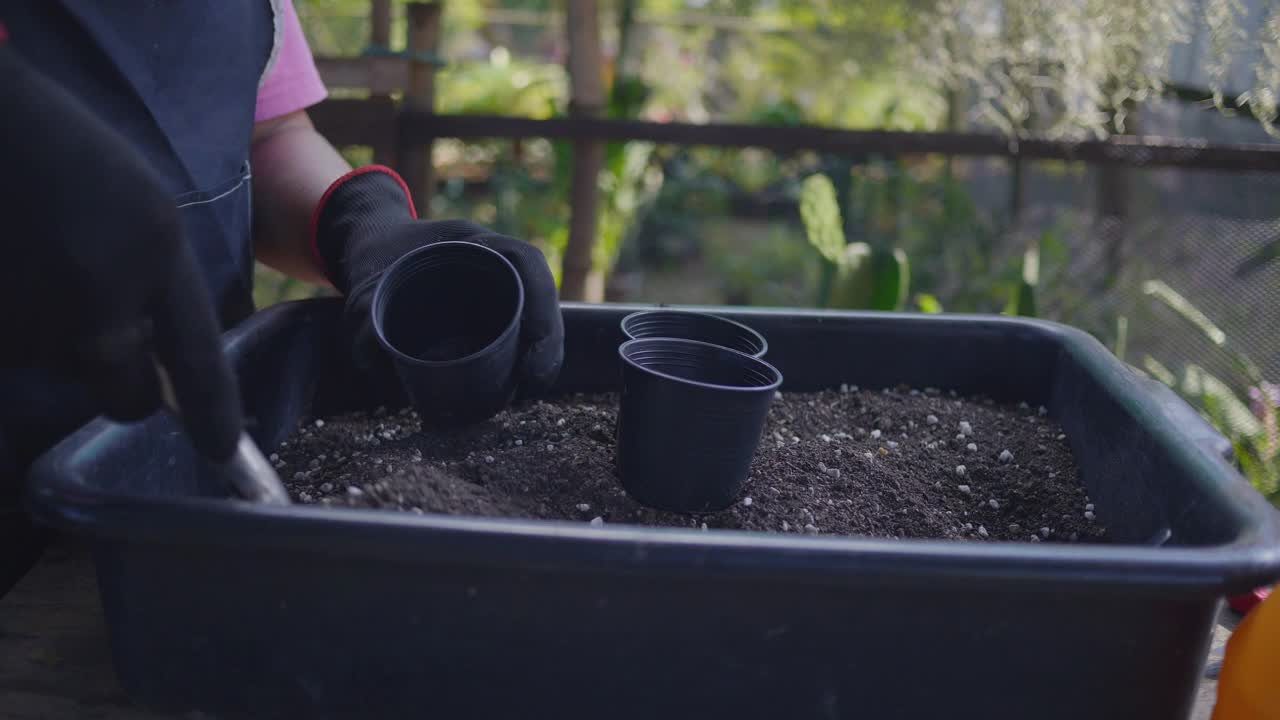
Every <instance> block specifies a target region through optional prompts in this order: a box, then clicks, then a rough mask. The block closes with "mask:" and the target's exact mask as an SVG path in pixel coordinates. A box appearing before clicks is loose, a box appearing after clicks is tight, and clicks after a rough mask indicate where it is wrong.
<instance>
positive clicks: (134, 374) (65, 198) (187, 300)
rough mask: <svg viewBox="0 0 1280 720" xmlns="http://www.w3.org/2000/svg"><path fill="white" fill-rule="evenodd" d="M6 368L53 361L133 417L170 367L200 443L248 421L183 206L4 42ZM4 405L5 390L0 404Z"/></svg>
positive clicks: (0, 279)
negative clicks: (187, 235)
mask: <svg viewBox="0 0 1280 720" xmlns="http://www.w3.org/2000/svg"><path fill="white" fill-rule="evenodd" d="M0 92H3V95H4V98H5V100H4V107H3V109H0V160H2V161H3V163H4V168H5V170H4V172H3V173H0V207H2V208H3V217H4V225H3V227H2V228H0V238H2V244H0V247H3V248H4V258H3V260H2V261H0V323H2V327H3V328H4V330H5V339H4V344H3V346H2V347H0V372H2V371H3V368H41V369H51V370H55V371H61V372H63V373H65V374H66V375H68V376H70V378H72V379H76V380H80V381H82V382H84V383H85V384H86V385H87V386H88V387H89V388H90V389H91V391H92V392H93V394H94V396H95V398H96V400H97V401H98V403H99V404H100V408H101V410H102V411H103V412H104V413H105V414H106V415H108V416H109V417H112V418H114V419H117V420H136V419H140V418H142V417H145V416H147V415H148V414H150V413H151V412H153V411H155V410H157V409H159V408H160V407H161V403H162V397H161V388H160V381H159V377H158V374H157V371H156V362H157V361H159V363H161V364H162V365H163V366H164V367H165V369H166V370H167V371H168V374H169V377H170V379H171V380H172V383H173V389H174V392H175V394H176V396H177V400H178V403H179V405H180V406H181V409H182V412H183V422H184V424H185V426H186V427H187V430H188V431H189V433H190V435H191V439H192V441H193V443H194V444H195V445H196V447H197V448H198V449H199V450H200V451H201V452H202V453H203V454H205V455H206V456H208V457H210V458H212V459H214V460H225V459H227V458H230V457H231V455H232V454H233V453H234V452H235V447H236V442H237V440H238V439H239V436H240V433H241V430H242V426H243V419H242V417H241V409H240V395H239V392H238V389H237V383H236V378H235V375H234V373H233V372H232V370H231V368H230V366H229V364H228V363H227V361H226V359H225V357H224V356H223V354H222V347H221V341H220V339H219V326H218V321H217V319H216V317H215V315H214V311H213V306H212V303H211V301H210V298H209V296H208V291H207V289H206V287H205V284H204V281H203V279H202V278H201V276H200V274H199V272H198V271H197V268H196V265H195V260H194V259H193V256H192V254H191V252H190V250H189V249H188V247H187V244H186V242H185V241H184V239H183V237H182V231H181V225H180V221H179V218H178V211H177V208H176V206H175V205H174V200H173V198H172V197H171V196H170V194H169V193H168V192H166V190H165V188H164V187H163V185H162V183H161V181H160V179H159V178H158V177H157V176H156V175H155V174H154V171H153V170H152V169H151V168H150V167H149V166H148V165H147V163H146V161H145V160H144V159H143V158H142V157H140V156H139V155H138V154H137V153H136V152H135V151H134V150H133V149H132V148H131V147H130V146H129V145H128V143H127V142H126V141H125V140H124V139H123V138H121V137H120V136H119V135H118V134H117V133H116V132H114V131H113V130H112V129H111V128H109V127H107V126H106V125H105V124H103V123H102V122H101V121H99V120H98V119H97V118H96V117H95V116H94V115H93V114H92V113H90V112H88V111H87V110H86V109H85V108H84V107H83V106H82V105H81V104H80V103H79V102H78V101H77V100H76V99H74V98H73V97H72V96H71V95H70V94H68V93H67V92H66V91H64V90H63V89H62V88H61V87H59V86H58V85H57V84H56V83H53V82H51V81H50V80H48V78H45V77H44V76H42V75H40V74H39V73H37V72H35V71H34V70H33V69H31V68H30V67H28V66H27V65H26V63H25V62H24V61H22V60H21V58H19V57H18V56H17V55H16V54H14V53H13V51H12V49H10V48H7V47H4V46H3V44H0ZM0 401H2V400H0Z"/></svg>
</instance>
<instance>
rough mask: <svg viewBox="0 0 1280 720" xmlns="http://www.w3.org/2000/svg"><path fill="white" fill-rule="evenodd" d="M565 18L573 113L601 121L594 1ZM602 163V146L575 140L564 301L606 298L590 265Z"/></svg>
mask: <svg viewBox="0 0 1280 720" xmlns="http://www.w3.org/2000/svg"><path fill="white" fill-rule="evenodd" d="M565 19H566V21H567V25H568V27H567V30H568V38H569V57H568V70H569V86H570V100H569V114H570V115H571V116H574V117H598V116H600V115H601V114H602V112H603V110H604V106H605V98H604V79H603V69H604V53H603V52H602V50H601V48H600V17H599V8H598V7H597V5H596V0H569V2H568V12H566V13H565ZM603 165H604V144H603V143H601V142H598V141H593V140H575V141H574V142H573V169H572V176H571V179H570V190H569V206H570V216H569V243H568V247H566V248H565V253H564V265H563V267H562V272H561V276H560V296H561V297H562V298H564V299H565V300H589V301H592V302H600V301H602V300H604V275H603V269H602V268H601V269H597V268H593V267H592V265H593V263H592V259H593V257H592V256H593V255H594V254H595V253H594V250H595V246H596V229H597V225H598V222H599V205H600V192H599V178H600V168H601V167H602V166H603ZM593 270H595V272H593Z"/></svg>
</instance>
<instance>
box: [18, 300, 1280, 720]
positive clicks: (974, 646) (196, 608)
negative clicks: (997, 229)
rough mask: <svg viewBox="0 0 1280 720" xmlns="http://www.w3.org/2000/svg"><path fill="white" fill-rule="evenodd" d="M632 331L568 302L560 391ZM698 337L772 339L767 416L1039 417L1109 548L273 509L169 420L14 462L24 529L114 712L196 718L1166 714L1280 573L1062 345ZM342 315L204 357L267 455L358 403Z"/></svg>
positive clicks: (258, 320)
mask: <svg viewBox="0 0 1280 720" xmlns="http://www.w3.org/2000/svg"><path fill="white" fill-rule="evenodd" d="M636 309H638V308H635V307H630V308H620V307H614V306H598V307H588V306H576V305H570V306H567V307H566V308H565V322H566V330H567V337H566V359H565V367H564V372H563V373H562V375H561V385H560V390H561V391H562V392H577V391H582V392H599V391H607V390H615V391H616V390H617V389H618V386H619V378H620V376H621V368H620V363H621V361H620V359H619V357H618V346H619V345H620V344H621V342H622V341H623V335H622V331H621V329H620V328H619V322H620V321H621V319H622V318H623V316H625V315H626V314H627V313H628V312H631V311H633V310H636ZM719 312H722V313H724V314H726V315H728V317H730V318H731V319H734V320H738V321H741V322H746V323H748V324H750V325H751V326H753V327H755V328H757V329H759V330H760V331H761V332H762V333H764V334H765V335H767V336H768V337H769V341H770V344H771V347H770V352H769V357H770V362H771V364H773V365H774V366H775V367H777V368H778V369H779V370H780V371H781V372H782V373H784V374H785V375H786V377H787V384H786V386H785V387H784V388H783V391H784V392H791V391H806V390H817V389H820V388H830V387H832V386H838V385H839V384H840V383H857V384H859V385H861V386H862V387H864V388H877V387H885V386H890V385H896V384H898V383H907V384H910V385H914V386H917V387H919V386H935V387H942V388H954V389H955V390H957V391H959V392H962V393H987V394H989V395H991V396H993V397H995V398H996V399H998V400H1015V401H1016V400H1026V401H1027V402H1030V403H1035V404H1044V405H1046V406H1047V407H1048V408H1049V412H1050V414H1051V415H1052V416H1053V417H1054V418H1055V419H1056V420H1057V421H1059V422H1060V423H1061V424H1062V425H1063V427H1064V428H1065V430H1066V432H1067V435H1068V437H1069V441H1070V443H1071V446H1072V449H1073V450H1074V452H1075V455H1076V459H1077V462H1078V465H1079V469H1080V474H1081V477H1082V480H1083V482H1084V483H1085V485H1086V486H1087V488H1088V492H1089V496H1090V497H1091V498H1092V499H1093V501H1094V502H1095V503H1096V505H1097V512H1098V513H1099V516H1100V518H1101V519H1102V520H1103V521H1104V522H1106V523H1107V525H1108V528H1109V531H1110V534H1111V538H1112V540H1113V544H1110V545H1088V546H1077V545H1057V544H1052V543H1038V544H1030V543H979V542H972V543H969V542H933V541H900V540H872V539H865V538H833V537H810V536H801V535H791V534H788V535H775V534H765V533H750V532H729V531H726V532H699V531H697V530H696V529H692V528H691V529H688V530H673V529H655V528H642V527H634V526H611V525H608V524H606V525H605V526H604V527H602V528H597V527H590V526H588V525H587V524H586V523H567V522H543V521H516V520H491V519H483V518H472V517H437V516H430V515H428V516H418V515H412V514H408V513H392V512H377V511H356V510H339V509H327V508H323V507H315V506H305V505H293V506H290V507H267V506H261V505H255V504H250V503H244V502H235V501H230V500H228V499H227V498H226V497H225V492H226V491H225V489H224V488H221V487H201V486H200V485H199V484H198V475H197V474H196V473H194V472H192V469H193V468H194V467H195V462H196V458H195V456H194V453H193V451H192V450H191V449H190V448H189V447H188V446H187V444H186V442H185V440H184V439H183V435H182V434H181V433H180V432H177V428H176V427H175V426H174V425H173V423H172V421H170V420H169V419H167V418H166V417H164V416H158V417H155V418H152V419H149V420H147V421H145V422H143V423H140V424H136V425H131V426H119V425H112V424H108V423H106V422H101V421H98V422H94V423H92V424H90V425H88V426H87V427H85V428H83V429H82V430H80V431H79V432H77V433H76V434H75V435H73V436H72V437H70V438H69V439H67V440H66V441H65V442H63V443H62V444H60V445H59V446H58V447H56V448H55V449H54V450H52V451H51V452H50V454H48V455H47V456H45V457H44V458H43V459H42V461H41V462H40V463H39V465H38V466H37V467H36V469H35V474H34V477H33V479H32V482H33V485H32V492H31V495H30V504H31V507H32V509H33V511H34V512H35V513H36V514H37V516H38V517H39V518H40V519H41V520H42V521H44V522H46V523H49V524H52V525H56V526H58V527H60V528H63V529H65V530H66V531H69V532H72V533H75V534H77V535H80V536H83V537H86V538H89V539H91V540H92V542H93V544H94V547H95V557H96V561H97V566H98V583H99V588H100V590H101V594H102V602H103V607H104V610H105V618H106V622H107V624H108V626H109V628H110V635H111V641H112V645H113V650H114V658H115V666H116V671H117V674H118V676H119V679H120V682H121V684H122V686H123V687H124V689H125V690H126V691H127V692H128V694H129V695H130V696H131V697H132V698H133V699H134V700H135V701H137V702H140V703H143V704H145V705H148V706H154V707H157V708H167V709H173V710H182V711H186V710H190V709H192V708H199V709H202V710H206V711H210V712H214V713H218V715H219V717H223V716H234V715H237V714H240V715H250V716H253V717H310V718H332V717H415V716H419V715H422V714H423V713H428V712H429V713H430V714H432V715H433V716H439V717H561V718H598V717H600V716H601V715H602V714H605V715H608V716H610V717H618V718H654V717H671V718H677V717H708V718H710V717H714V718H725V717H727V718H758V717H759V718H831V717H867V718H887V717H894V718H938V717H983V718H1019V719H1022V718H1071V719H1072V720H1078V719H1079V718H1090V719H1092V720H1098V719H1109V718H1123V719H1124V720H1133V719H1134V718H1159V719H1160V720H1167V719H1168V718H1177V717H1184V716H1185V714H1186V712H1187V711H1188V709H1189V708H1190V706H1191V703H1192V700H1193V698H1194V696H1195V692H1196V688H1197V685H1198V681H1199V679H1200V673H1201V670H1202V667H1203V664H1204V660H1205V655H1206V652H1207V649H1208V645H1209V642H1210V639H1211V637H1212V629H1213V627H1214V622H1215V618H1216V616H1217V612H1218V610H1219V608H1220V607H1221V604H1222V602H1221V599H1222V598H1223V597H1224V596H1225V595H1228V594H1234V593H1237V592H1242V591H1246V590H1249V589H1252V588H1254V587H1258V586H1261V585H1265V584H1267V583H1269V582H1273V581H1275V580H1276V579H1277V578H1278V577H1280V527H1277V519H1276V513H1275V511H1274V510H1273V509H1272V508H1271V507H1270V506H1269V505H1267V503H1266V501H1265V500H1263V499H1262V498H1261V496H1259V495H1258V494H1257V493H1255V492H1254V491H1253V490H1252V489H1251V488H1249V487H1248V485H1247V484H1246V483H1245V482H1244V481H1243V480H1242V479H1241V478H1240V476H1239V475H1238V474H1236V473H1235V472H1234V471H1233V470H1232V469H1231V467H1230V466H1228V465H1227V463H1226V462H1225V461H1224V460H1223V459H1222V458H1221V457H1220V456H1219V455H1218V454H1217V453H1218V451H1219V450H1220V449H1221V448H1220V447H1219V442H1218V441H1217V440H1214V441H1212V442H1205V443H1204V444H1201V442H1200V441H1198V440H1197V439H1196V436H1193V435H1191V434H1188V433H1187V432H1185V431H1184V428H1187V427H1201V426H1202V425H1203V423H1202V422H1201V421H1200V420H1199V419H1198V417H1197V416H1196V415H1195V414H1194V413H1192V412H1190V411H1189V409H1188V408H1187V407H1186V406H1185V405H1184V404H1182V403H1180V402H1178V401H1176V400H1171V399H1170V396H1168V395H1165V394H1159V395H1158V394H1154V393H1153V392H1152V391H1151V390H1149V389H1148V388H1147V387H1146V386H1145V385H1143V384H1141V383H1140V381H1139V380H1138V378H1137V377H1136V376H1135V375H1133V373H1132V372H1131V371H1129V370H1128V369H1127V368H1125V367H1124V366H1123V365H1122V364H1121V363H1119V362H1118V361H1117V360H1116V359H1115V358H1114V357H1112V356H1111V355H1110V354H1109V353H1108V352H1107V351H1106V349H1105V348H1103V347H1102V346H1101V345H1100V344H1099V343H1098V342H1096V341H1095V340H1093V339H1092V338H1090V337H1089V336H1087V335H1085V334H1084V333H1081V332H1078V331H1075V330H1072V329H1069V328H1065V327H1062V326H1058V325H1054V324H1051V323H1045V322H1036V321H1029V320H1024V319H1016V318H998V317H963V316H918V315H887V314H874V313H834V312H774V311H753V312H736V311H729V310H725V309H720V310H719ZM340 313H341V303H340V301H337V300H317V301H307V302H302V303H295V304H290V305H283V306H279V307H275V308H272V309H269V310H267V311H265V312H262V313H259V314H258V315H256V316H254V317H252V318H250V319H249V320H248V321H246V322H245V324H244V325H242V326H241V327H240V328H238V329H236V330H234V331H233V332H231V333H230V334H229V335H228V337H227V344H226V347H227V351H228V353H229V354H230V356H231V357H232V358H233V360H234V361H235V363H236V365H237V367H238V369H239V372H240V374H241V386H242V388H243V389H244V391H245V405H246V408H247V411H248V412H249V413H250V416H251V418H252V420H253V424H252V426H251V427H252V428H253V431H254V434H255V439H256V440H257V441H258V442H259V444H260V445H262V446H263V447H264V448H270V447H273V446H275V445H276V444H278V443H279V442H280V441H281V440H283V439H284V438H286V437H287V436H288V435H289V434H290V433H291V432H292V431H293V429H294V428H295V427H296V423H297V422H298V420H299V418H300V417H301V416H302V415H303V414H304V413H306V412H308V410H309V409H312V408H314V410H315V412H318V413H330V412H338V411H342V410H350V409H354V408H357V407H360V406H361V405H368V404H369V403H371V402H379V401H380V400H375V399H374V398H373V396H371V395H370V393H369V392H368V390H367V388H366V387H365V386H364V385H363V382H362V381H361V379H360V378H359V377H357V376H355V375H353V374H352V371H351V369H350V368H349V367H347V366H346V365H345V358H346V357H347V356H348V353H345V352H342V351H341V345H340V343H338V342H337V341H336V340H335V338H334V328H335V327H337V325H338V318H339V316H340ZM402 402H403V400H402ZM1207 437H1208V436H1201V439H1202V440H1203V439H1205V438H1207ZM1156 543H1160V545H1157V544H1156Z"/></svg>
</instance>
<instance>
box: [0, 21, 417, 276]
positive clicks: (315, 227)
mask: <svg viewBox="0 0 1280 720" xmlns="http://www.w3.org/2000/svg"><path fill="white" fill-rule="evenodd" d="M2 29H3V25H0V30H2ZM369 173H383V174H386V175H390V176H391V179H393V180H395V181H396V184H397V185H399V186H400V189H401V190H404V200H405V203H406V204H407V205H408V206H409V215H410V216H412V217H413V218H415V219H416V218H417V217H418V210H417V209H416V208H415V207H414V206H413V194H412V193H410V192H409V186H408V185H407V184H405V181H404V178H402V177H400V173H397V172H396V171H395V170H392V169H391V168H389V167H387V166H386V165H366V166H364V167H360V168H356V169H355V170H352V171H351V172H349V173H347V174H346V175H343V176H342V177H340V178H338V179H337V180H334V181H333V184H332V185H330V186H329V189H328V190H325V191H324V195H321V196H320V202H318V203H316V209H315V211H314V212H313V213H312V214H311V256H312V258H313V259H314V260H315V261H316V265H318V266H319V267H320V268H321V269H322V270H325V271H326V272H327V268H326V266H325V259H324V256H323V255H322V254H321V252H320V243H319V241H318V238H319V235H320V223H321V219H322V215H323V214H324V211H325V209H326V207H327V206H328V205H329V201H330V200H331V199H332V198H333V196H334V193H335V192H336V191H337V190H338V189H339V188H341V187H342V186H343V185H345V184H346V183H347V182H348V181H350V180H351V179H352V178H357V177H360V176H361V175H367V174H369ZM331 279H332V278H331Z"/></svg>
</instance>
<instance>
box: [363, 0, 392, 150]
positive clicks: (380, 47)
mask: <svg viewBox="0 0 1280 720" xmlns="http://www.w3.org/2000/svg"><path fill="white" fill-rule="evenodd" d="M369 49H370V50H371V51H372V52H371V55H374V56H381V55H382V54H383V53H387V52H390V50H391V0H370V2H369ZM369 60H372V58H369ZM370 67H372V65H370ZM371 85H372V83H371ZM370 97H372V98H373V99H375V100H390V99H391V96H390V95H387V94H384V93H375V94H373V95H371V96H370ZM395 155H396V147H395V140H394V138H385V139H383V138H379V142H375V143H374V144H373V161H374V162H375V163H377V164H379V165H391V166H393V167H394V166H395V165H396V161H395Z"/></svg>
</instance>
